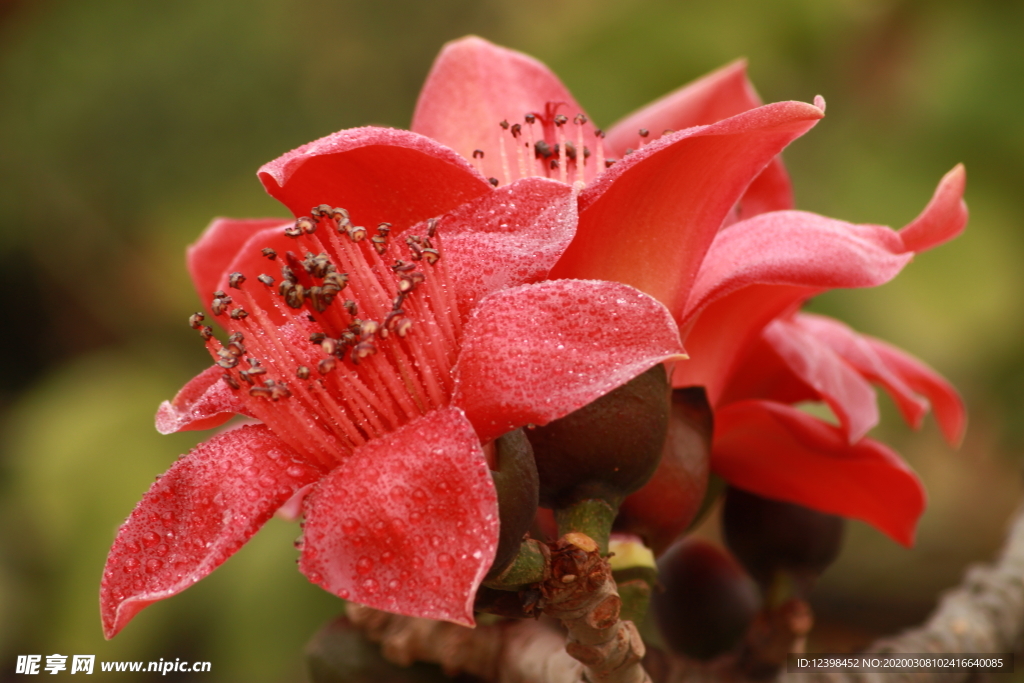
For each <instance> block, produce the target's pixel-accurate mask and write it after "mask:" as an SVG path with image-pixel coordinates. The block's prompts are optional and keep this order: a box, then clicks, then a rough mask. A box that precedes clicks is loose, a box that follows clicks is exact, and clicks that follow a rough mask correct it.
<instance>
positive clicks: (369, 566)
mask: <svg viewBox="0 0 1024 683" xmlns="http://www.w3.org/2000/svg"><path fill="white" fill-rule="evenodd" d="M372 571H373V560H371V559H370V558H369V557H367V556H366V555H363V556H362V557H360V558H359V559H358V560H356V572H357V573H359V574H369V573H370V572H372Z"/></svg>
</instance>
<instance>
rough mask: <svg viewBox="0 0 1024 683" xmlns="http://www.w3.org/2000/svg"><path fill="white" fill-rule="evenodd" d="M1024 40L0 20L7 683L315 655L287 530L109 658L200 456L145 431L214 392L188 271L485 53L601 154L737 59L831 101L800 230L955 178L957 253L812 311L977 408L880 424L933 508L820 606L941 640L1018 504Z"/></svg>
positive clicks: (584, 5)
mask: <svg viewBox="0 0 1024 683" xmlns="http://www.w3.org/2000/svg"><path fill="white" fill-rule="evenodd" d="M1022 30H1024V4H1022V3H1020V2H1011V1H1008V0H979V1H976V2H972V3H964V2H958V1H956V0H945V1H943V0H927V1H925V0H921V1H912V0H834V1H831V2H822V1H821V0H777V1H776V2H771V3H766V2H762V1H761V0H719V1H718V2H714V3H711V2H696V1H692V2H691V1H687V2H682V1H678V0H614V1H612V0H586V1H585V0H562V1H559V2H551V1H550V0H514V1H513V0H377V1H375V2H355V1H336V2H329V1H328V0H248V1H243V0H218V1H217V2H209V0H179V1H178V2H174V3H156V2H131V1H130V0H90V1H89V2H81V1H80V0H23V1H21V2H19V1H16V0H15V1H12V0H0V260H2V263H0V282H2V289H3V292H4V334H3V335H2V336H0V344H2V350H0V357H2V359H3V364H4V367H3V372H2V373H0V443H2V456H0V680H7V679H8V678H10V679H14V678H16V676H14V674H13V671H14V659H15V656H16V655H17V654H26V653H35V654H43V655H46V654H52V653H55V652H56V653H61V654H69V655H70V654H96V655H97V658H98V659H105V660H112V659H139V660H156V659H159V658H161V657H163V658H165V659H173V658H175V657H180V658H182V659H189V660H209V661H212V662H213V670H214V673H213V674H212V676H211V675H210V674H207V675H205V676H198V677H197V678H202V679H203V680H225V681H243V680H244V681H298V680H302V677H303V673H302V664H301V659H300V654H299V653H300V649H301V646H302V644H303V643H304V642H305V641H306V640H307V639H308V638H309V636H310V635H311V634H312V633H313V631H314V630H315V629H316V628H317V627H318V625H319V624H320V623H321V622H323V621H324V620H325V619H326V618H328V617H329V616H330V615H332V614H334V613H335V612H336V611H337V610H338V608H339V603H338V601H336V600H335V599H334V598H332V597H331V596H329V595H328V594H326V593H324V592H322V591H320V590H319V589H316V588H314V587H312V586H311V585H310V584H308V583H307V582H306V581H305V579H304V578H303V577H302V576H301V575H300V574H299V573H298V572H297V571H296V570H295V567H294V560H295V557H296V553H295V551H294V549H293V548H292V544H291V541H292V540H293V539H294V538H295V537H296V536H297V535H298V528H297V527H296V526H294V525H290V524H286V523H283V522H280V521H279V520H274V521H272V522H271V523H270V524H269V525H268V526H267V527H266V528H265V529H264V531H263V532H261V533H260V534H259V535H258V536H257V537H256V538H255V539H254V540H253V541H252V542H251V543H249V545H247V546H246V547H245V548H244V549H243V550H242V551H241V552H240V553H238V555H237V556H236V557H235V558H233V559H232V560H230V561H229V562H228V563H227V564H226V565H225V566H224V567H222V568H221V569H220V570H218V571H217V572H216V573H215V574H214V575H212V576H211V577H210V578H208V579H206V580H204V581H203V582H201V583H200V584H198V585H196V586H195V587H194V588H193V589H191V590H190V591H188V592H186V593H185V594H182V595H181V596H178V597H176V598H174V599H173V600H169V601H165V602H163V603H160V604H157V605H155V606H153V607H151V608H149V609H148V610H146V611H145V612H144V613H142V614H141V615H140V616H139V617H138V618H137V619H136V620H135V621H134V622H133V623H132V624H131V626H130V627H129V628H127V629H126V630H125V632H124V633H122V634H121V635H120V636H118V638H116V639H115V640H114V641H112V642H109V643H107V642H105V641H103V639H102V636H101V633H100V625H99V614H98V609H97V604H96V603H97V598H96V595H97V591H98V586H99V578H100V573H101V569H102V566H103V561H104V558H105V556H106V552H107V549H108V548H109V544H110V542H111V540H112V538H113V533H114V531H115V529H116V528H117V525H118V524H119V523H120V522H121V521H122V520H123V519H124V517H125V516H126V515H127V514H128V512H129V511H130V510H131V509H132V506H133V505H134V504H135V502H136V501H137V500H138V499H139V497H140V496H141V494H142V493H143V492H144V491H145V490H146V488H147V487H148V486H149V484H150V483H151V482H152V480H153V477H154V476H155V475H157V474H159V473H160V472H162V471H163V470H164V469H166V467H167V466H168V465H169V464H170V463H171V462H172V461H173V460H174V458H175V457H176V456H177V455H179V454H180V453H184V452H186V451H187V450H188V448H190V447H191V446H192V445H194V443H196V441H197V440H198V439H199V438H200V436H201V435H197V434H195V433H192V434H183V435H175V436H171V437H161V436H159V435H158V434H157V433H156V432H155V431H154V429H153V427H152V416H153V413H154V411H155V408H156V406H157V404H158V403H159V401H160V400H162V399H163V398H167V397H170V396H172V395H173V394H174V392H175V391H176V390H177V389H178V387H179V386H180V385H181V384H182V383H183V382H184V381H185V380H186V379H188V378H190V377H191V376H192V375H193V374H194V373H195V372H196V371H198V370H199V369H201V368H203V367H205V365H206V364H207V363H208V362H209V360H208V356H206V354H205V351H204V350H203V348H202V346H201V345H200V343H199V342H198V341H197V340H196V339H195V335H194V333H193V332H192V331H191V330H189V329H188V328H187V326H186V324H185V320H186V318H187V316H188V315H189V313H191V312H192V311H193V310H195V309H196V308H197V305H198V304H197V301H196V299H195V296H194V294H193V293H192V289H191V285H190V284H189V282H188V279H187V276H186V273H185V269H184V266H183V251H184V248H185V246H186V245H187V244H188V243H189V242H190V241H192V240H193V239H195V237H196V236H197V235H198V234H199V232H200V231H201V230H202V229H203V228H204V227H205V225H206V224H207V223H208V221H209V220H210V218H211V217H213V216H215V215H228V216H262V215H285V212H284V211H283V210H282V208H281V207H279V206H277V205H276V204H275V202H274V201H272V200H270V199H269V198H267V197H266V196H264V194H263V192H262V189H261V187H260V185H259V183H258V182H257V180H256V178H255V171H256V169H257V168H258V166H259V165H260V164H262V163H264V162H266V161H268V160H270V159H273V158H274V157H276V156H278V155H279V154H281V153H282V152H284V151H286V150H288V149H291V148H293V147H296V146H298V145H300V144H302V143H304V142H307V141H309V140H312V139H314V138H317V137H320V136H323V135H326V134H328V133H331V132H333V131H335V130H338V129H341V128H346V127H351V126H358V125H364V124H369V123H373V124H383V125H391V126H398V127H406V126H407V125H408V122H409V119H410V117H411V113H412V109H413V105H414V103H415V98H416V94H417V91H418V88H419V86H420V84H421V83H422V81H423V78H424V76H425V75H426V73H427V70H428V68H429V67H430V64H431V60H432V59H433V57H434V55H435V54H436V53H437V51H438V49H439V48H440V46H441V45H442V44H443V43H444V42H445V41H447V40H450V39H453V38H456V37H459V36H462V35H464V34H467V33H477V34H479V35H482V36H484V37H486V38H489V39H491V40H493V41H495V42H498V43H501V44H504V45H508V46H510V47H514V48H517V49H520V50H523V51H525V52H528V53H530V54H533V55H535V56H536V57H538V58H540V59H541V60H543V61H545V62H546V63H548V64H549V65H550V66H551V67H552V68H553V69H554V70H555V71H556V72H557V73H558V74H559V75H560V76H561V77H562V79H563V80H564V81H565V83H566V84H567V85H568V86H569V87H570V88H571V89H572V90H573V92H574V93H575V94H576V96H577V98H578V99H579V100H580V102H581V103H582V104H583V105H584V106H585V107H586V108H587V109H588V112H589V113H590V115H591V116H592V118H594V119H595V120H596V121H597V122H598V124H599V125H605V126H607V125H608V124H610V123H612V122H613V121H615V120H616V119H618V118H619V117H621V116H623V115H624V114H626V113H628V112H629V111H631V110H632V109H634V108H636V107H638V106H640V105H642V104H644V103H645V102H647V101H649V100H651V99H653V98H655V97H657V96H659V95H661V94H663V93H665V92H667V91H669V90H671V89H673V88H675V87H677V86H679V85H681V84H682V83H684V82H687V81H689V80H691V79H693V78H695V77H697V76H700V75H701V74H703V73H705V72H707V71H709V70H711V69H714V68H716V67H718V66H720V65H722V64H724V63H726V62H728V61H731V60H733V59H735V58H736V57H739V56H746V57H747V58H749V60H750V73H751V76H752V78H753V80H754V82H755V83H756V84H757V87H758V89H759V91H760V92H761V94H762V96H763V97H764V98H765V100H767V101H775V100H784V99H800V100H804V101H810V100H811V98H813V97H814V95H816V94H822V95H824V96H825V98H826V99H827V101H828V116H827V117H826V118H825V120H824V121H822V122H821V123H820V124H819V125H818V126H817V127H816V128H815V129H814V130H813V131H811V133H809V134H808V135H807V136H806V137H805V138H803V139H801V140H799V141H797V142H796V143H795V144H794V145H793V146H792V147H791V148H790V150H788V151H787V153H786V159H787V163H788V165H789V168H790V169H791V172H792V175H793V178H794V182H795V186H796V192H797V198H798V203H799V205H800V207H801V208H804V209H808V210H812V211H816V212H819V213H823V214H827V215H831V216H835V217H838V218H843V219H847V220H851V221H856V222H873V223H884V224H889V225H893V226H899V225H902V224H903V223H905V222H906V221H908V220H909V219H911V218H912V217H913V216H914V215H916V213H917V212H918V211H919V210H920V209H921V207H923V206H924V204H925V203H926V202H927V200H928V199H929V197H930V196H931V192H932V189H933V188H934V186H935V183H936V182H937V181H938V179H939V178H940V177H941V176H942V174H943V173H945V172H946V171H947V170H949V169H950V168H951V167H952V166H953V165H954V164H956V163H958V162H964V163H965V164H966V166H967V171H968V192H967V200H968V203H969V205H970V208H971V223H970V226H969V228H968V231H967V233H966V234H965V235H964V236H963V237H962V238H960V239H959V240H957V241H956V242H955V243H952V244H950V245H946V246H944V247H941V248H939V249H937V250H935V251H934V252H930V253H928V254H925V255H923V256H921V257H919V258H918V259H917V260H916V261H915V262H914V263H912V264H911V265H910V266H909V267H908V268H907V269H906V271H905V272H904V273H903V274H902V275H901V276H900V277H899V278H898V279H897V280H896V281H895V282H893V283H892V284H889V285H887V286H885V287H881V288H878V289H876V290H872V291H852V292H838V293H833V294H830V295H827V296H825V297H822V298H821V299H820V300H818V301H816V302H814V304H813V305H814V308H815V309H817V310H819V311H824V312H828V313H831V314H834V315H837V316H839V317H841V318H843V319H844V320H846V321H848V322H850V323H852V324H854V325H855V326H856V327H858V328H859V329H861V330H863V331H866V332H870V333H873V334H877V335H879V336H882V337H884V338H886V339H889V340H891V341H893V342H895V343H897V344H899V345H901V346H903V347H905V348H906V349H908V350H910V351H911V352H913V353H915V354H917V355H919V356H920V357H922V358H924V359H925V360H927V361H928V362H929V363H931V364H932V365H933V366H934V367H936V368H937V369H939V370H940V371H942V372H943V373H945V374H946V375H947V376H948V377H949V378H951V379H952V380H953V381H954V382H955V383H956V384H957V385H958V386H959V387H960V388H961V390H962V392H963V394H964V396H965V397H966V400H967V403H968V406H969V408H970V415H971V424H970V428H969V431H968V435H967V439H966V442H965V443H964V445H963V447H962V448H961V449H960V450H959V452H953V451H951V450H950V449H949V448H947V447H946V446H945V445H944V444H943V443H942V441H941V439H940V437H939V435H938V431H937V429H936V428H935V425H934V422H932V421H931V420H929V421H928V422H927V423H926V425H925V427H924V429H923V430H922V431H921V432H920V433H912V432H909V430H907V429H906V428H905V427H904V426H903V425H902V424H900V423H899V421H898V419H897V418H896V416H895V413H894V411H893V410H892V406H891V404H889V403H888V402H887V400H886V399H883V404H884V407H885V413H886V415H885V421H884V424H883V425H882V426H881V427H880V428H879V429H878V430H876V436H878V437H879V438H882V439H884V440H887V441H889V442H890V443H892V444H893V445H895V446H896V447H897V448H898V449H899V450H900V451H901V452H902V453H904V454H905V455H906V456H907V458H908V460H910V461H911V462H912V464H913V465H914V466H915V467H916V468H917V469H918V471H919V472H920V473H921V475H922V478H923V479H924V480H925V482H926V484H927V485H928V487H929V491H930V494H931V507H930V508H929V510H928V512H927V514H926V516H925V518H924V520H923V522H922V524H921V529H920V533H919V539H918V544H917V546H916V547H915V548H914V549H913V550H910V551H908V550H904V549H902V548H899V547H897V546H896V545H895V544H893V543H892V542H891V541H889V540H887V539H885V538H883V537H882V536H881V535H880V534H878V533H877V532H874V531H873V530H871V529H868V528H867V527H864V526H861V525H856V524H855V525H851V527H852V528H851V534H850V541H849V543H848V545H847V548H846V550H845V551H844V554H843V556H842V558H841V560H840V562H839V564H838V566H837V567H836V568H835V569H834V570H833V571H832V572H831V573H830V574H829V575H827V577H826V579H825V580H824V581H823V583H822V584H821V585H820V587H819V590H818V593H817V602H816V609H817V612H818V614H819V621H820V625H821V628H820V629H819V635H818V636H817V640H816V641H815V644H816V646H818V647H819V649H820V648H847V647H854V646H857V645H863V644H864V643H865V642H867V640H868V639H869V638H871V637H872V636H874V635H876V634H878V633H881V632H888V631H892V630H894V629H898V628H900V627H901V626H904V625H907V624H910V623H912V622H914V621H915V620H919V619H921V618H922V617H923V616H924V615H925V614H927V612H928V610H929V608H930V606H931V605H932V604H933V602H934V599H935V597H936V595H937V593H938V592H939V591H940V590H941V589H943V588H944V587H948V586H950V585H953V584H955V583H956V582H957V581H958V580H959V577H960V575H961V573H962V572H963V570H964V568H965V566H966V565H967V564H968V563H970V562H973V561H980V560H985V559H987V558H989V557H990V556H991V555H992V554H993V552H994V550H995V549H996V548H997V547H998V545H999V543H1000V539H1001V537H1002V533H1003V530H1004V525H1005V520H1006V518H1007V516H1008V515H1009V514H1010V512H1011V511H1012V510H1013V509H1014V507H1015V506H1016V505H1017V502H1018V500H1019V497H1020V493H1021V486H1020V474H1019V470H1020V464H1021V460H1020V453H1021V449H1022V446H1024V345H1022V343H1021V334H1022V329H1021V328H1022V322H1024V315H1022V313H1024V296H1021V292H1022V291H1024V282H1022V280H1024V267H1022V265H1021V264H1022V263H1024V231H1022V226H1021V218H1020V217H1021V215H1024V192H1022V191H1021V185H1022V178H1024V125H1022V124H1024V120H1022V117H1021V115H1020V112H1021V110H1022V105H1024V101H1022V100H1024V41H1021V40H1020V36H1021V31H1022ZM101 677H102V675H101ZM173 679H174V677H173V676H168V677H167V680H173ZM179 680H181V679H179Z"/></svg>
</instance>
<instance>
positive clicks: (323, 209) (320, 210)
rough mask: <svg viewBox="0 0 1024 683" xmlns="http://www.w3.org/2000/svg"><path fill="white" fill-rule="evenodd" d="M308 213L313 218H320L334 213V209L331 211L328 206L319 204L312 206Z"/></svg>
mask: <svg viewBox="0 0 1024 683" xmlns="http://www.w3.org/2000/svg"><path fill="white" fill-rule="evenodd" d="M309 212H310V213H311V214H313V215H314V216H315V217H317V218H320V217H322V216H330V215H332V214H333V213H334V209H332V208H331V206H330V205H329V204H320V205H318V206H314V207H313V208H312V209H310V211H309Z"/></svg>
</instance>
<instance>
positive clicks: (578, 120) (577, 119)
mask: <svg viewBox="0 0 1024 683" xmlns="http://www.w3.org/2000/svg"><path fill="white" fill-rule="evenodd" d="M572 122H573V123H575V124H576V125H577V126H582V125H583V124H584V123H586V122H587V117H586V115H584V114H576V116H574V117H573V119H572Z"/></svg>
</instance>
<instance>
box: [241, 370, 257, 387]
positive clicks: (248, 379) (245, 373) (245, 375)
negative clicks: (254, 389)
mask: <svg viewBox="0 0 1024 683" xmlns="http://www.w3.org/2000/svg"><path fill="white" fill-rule="evenodd" d="M238 376H239V377H240V378H241V379H242V381H244V382H246V383H247V384H255V383H256V382H255V381H254V380H253V378H252V377H250V376H249V372H248V371H247V370H242V371H240V372H239V373H238Z"/></svg>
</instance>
